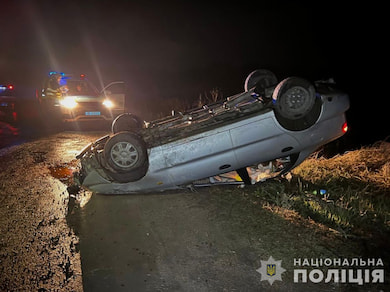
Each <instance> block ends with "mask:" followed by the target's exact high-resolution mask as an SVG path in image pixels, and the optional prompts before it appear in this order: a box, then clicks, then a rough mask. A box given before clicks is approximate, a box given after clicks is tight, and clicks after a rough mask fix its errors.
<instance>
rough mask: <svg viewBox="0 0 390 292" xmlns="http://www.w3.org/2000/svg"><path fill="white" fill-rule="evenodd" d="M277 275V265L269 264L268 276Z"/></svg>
mask: <svg viewBox="0 0 390 292" xmlns="http://www.w3.org/2000/svg"><path fill="white" fill-rule="evenodd" d="M275 273H276V265H274V264H269V265H267V275H268V276H271V277H272V276H274V275H275Z"/></svg>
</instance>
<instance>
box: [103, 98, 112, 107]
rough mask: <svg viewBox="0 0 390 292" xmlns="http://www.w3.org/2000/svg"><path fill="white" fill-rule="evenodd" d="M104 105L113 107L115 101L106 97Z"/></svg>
mask: <svg viewBox="0 0 390 292" xmlns="http://www.w3.org/2000/svg"><path fill="white" fill-rule="evenodd" d="M103 105H104V106H105V107H107V108H112V107H113V106H114V103H113V102H112V101H111V100H109V99H105V100H104V101H103Z"/></svg>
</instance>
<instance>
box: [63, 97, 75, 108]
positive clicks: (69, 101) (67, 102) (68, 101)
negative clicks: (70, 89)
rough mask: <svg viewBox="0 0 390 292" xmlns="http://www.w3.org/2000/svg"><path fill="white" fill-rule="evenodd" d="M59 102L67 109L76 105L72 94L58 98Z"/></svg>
mask: <svg viewBox="0 0 390 292" xmlns="http://www.w3.org/2000/svg"><path fill="white" fill-rule="evenodd" d="M60 104H61V105H62V106H63V107H66V108H68V109H72V108H75V107H76V106H77V101H76V99H75V98H74V97H73V96H67V97H65V98H64V99H62V100H60Z"/></svg>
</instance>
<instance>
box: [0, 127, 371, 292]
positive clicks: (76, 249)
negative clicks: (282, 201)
mask: <svg viewBox="0 0 390 292" xmlns="http://www.w3.org/2000/svg"><path fill="white" fill-rule="evenodd" d="M104 134H105V132H72V131H69V132H61V133H56V134H51V135H47V136H43V137H40V138H35V139H32V140H30V141H25V142H23V141H19V143H18V144H17V145H14V146H11V147H5V148H2V149H0V170H1V172H0V200H1V201H0V215H1V216H0V231H1V232H0V248H1V249H0V290H1V291H7V290H24V291H37V290H39V291H49V290H50V291H57V290H58V291H314V290H315V291H349V290H348V287H346V286H342V285H340V284H338V283H332V282H331V283H323V282H322V283H319V284H314V283H305V284H302V283H300V284H297V283H294V281H293V269H294V265H293V264H294V258H332V259H333V258H339V257H349V256H354V252H355V251H354V250H353V249H354V247H353V245H351V243H350V242H349V243H345V242H344V241H343V240H342V239H340V238H339V237H336V236H335V235H334V233H333V232H332V231H331V230H329V229H327V228H325V227H324V226H319V225H315V224H312V223H311V222H310V220H307V219H303V218H299V217H297V216H295V215H294V214H291V216H286V214H284V215H281V214H279V213H278V212H271V211H270V208H267V206H260V205H255V204H251V205H248V200H244V199H242V200H232V198H233V196H240V197H242V198H244V197H245V193H246V192H253V191H255V190H256V187H257V186H253V187H249V188H245V189H240V190H237V187H236V186H228V187H213V188H204V189H198V190H197V191H195V192H192V191H189V190H183V191H176V192H164V193H153V194H137V195H122V196H113V195H109V194H107V195H95V194H91V193H89V192H87V191H82V192H81V193H79V195H78V197H79V199H80V200H79V201H78V203H80V205H79V204H73V202H74V200H72V199H71V200H69V193H68V189H67V187H68V184H70V183H71V182H70V181H71V179H70V174H71V172H72V171H74V170H75V169H76V168H77V161H76V160H75V155H76V154H77V153H78V152H79V151H80V150H81V149H82V148H83V147H84V146H85V145H86V144H87V143H89V142H91V141H93V140H95V139H96V138H98V137H100V136H102V135H104ZM277 195H278V194H275V196H277ZM274 211H275V210H274ZM297 218H298V219H297ZM270 256H272V257H273V259H275V260H276V261H279V260H281V261H282V262H281V267H283V269H285V270H286V271H285V272H281V271H282V270H281V269H279V266H278V270H277V271H276V273H277V276H279V277H280V279H281V280H282V281H280V280H275V281H274V282H273V283H272V285H271V283H270V281H268V280H265V278H264V279H263V274H261V273H259V272H258V271H257V270H258V269H259V268H260V267H261V266H262V263H261V261H267V260H269V258H270ZM358 288H361V287H358ZM362 289H363V288H362ZM355 291H358V290H355ZM361 291H364V289H363V290H361Z"/></svg>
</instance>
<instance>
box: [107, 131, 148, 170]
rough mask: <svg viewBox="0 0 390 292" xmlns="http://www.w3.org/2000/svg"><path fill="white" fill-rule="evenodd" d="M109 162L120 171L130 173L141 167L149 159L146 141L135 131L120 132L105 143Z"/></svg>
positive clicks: (114, 168)
mask: <svg viewBox="0 0 390 292" xmlns="http://www.w3.org/2000/svg"><path fill="white" fill-rule="evenodd" d="M104 157H105V160H106V162H107V164H108V165H109V166H110V167H111V168H112V169H113V170H114V171H115V172H118V173H129V172H132V171H136V170H137V169H140V168H141V167H142V166H144V165H145V163H146V162H147V160H148V157H147V149H146V145H145V143H144V141H143V140H142V139H141V138H140V137H139V136H138V135H137V134H135V133H131V132H120V133H117V134H115V135H114V136H112V137H111V138H110V139H108V141H107V142H106V144H105V145H104Z"/></svg>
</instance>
